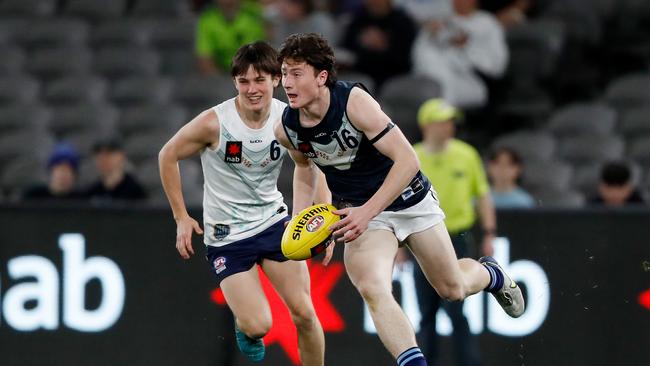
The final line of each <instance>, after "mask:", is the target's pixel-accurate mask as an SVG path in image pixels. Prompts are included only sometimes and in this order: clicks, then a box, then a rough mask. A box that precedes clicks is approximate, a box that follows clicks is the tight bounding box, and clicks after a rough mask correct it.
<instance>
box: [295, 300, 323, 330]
mask: <svg viewBox="0 0 650 366" xmlns="http://www.w3.org/2000/svg"><path fill="white" fill-rule="evenodd" d="M290 312H291V319H292V320H293V324H295V325H296V328H298V329H310V328H312V327H313V326H314V324H315V322H316V321H317V318H316V313H315V312H314V308H313V307H311V306H310V304H305V305H304V306H301V307H297V308H294V309H291V311H290Z"/></svg>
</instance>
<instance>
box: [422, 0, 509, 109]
mask: <svg viewBox="0 0 650 366" xmlns="http://www.w3.org/2000/svg"><path fill="white" fill-rule="evenodd" d="M453 8H454V14H453V15H452V16H451V17H449V18H447V19H444V20H440V19H432V20H431V21H429V22H428V23H426V24H425V25H424V26H422V28H421V30H420V33H419V35H418V37H417V39H416V41H415V44H414V46H413V69H414V71H415V73H417V74H420V75H423V76H426V77H429V78H431V79H433V80H437V81H438V82H440V84H441V85H442V91H443V96H444V98H445V99H446V100H447V101H448V102H449V103H452V104H454V105H455V106H457V107H461V108H478V107H483V106H485V105H486V104H487V102H488V87H487V85H486V81H485V80H484V79H487V80H489V81H492V80H497V79H499V78H501V76H503V74H504V72H505V70H506V66H507V64H508V57H509V53H508V46H507V44H506V41H505V36H504V32H503V28H502V27H501V25H500V24H499V22H498V21H497V20H496V19H495V18H494V16H493V15H492V14H490V13H488V12H485V11H482V10H479V9H478V1H477V0H453Z"/></svg>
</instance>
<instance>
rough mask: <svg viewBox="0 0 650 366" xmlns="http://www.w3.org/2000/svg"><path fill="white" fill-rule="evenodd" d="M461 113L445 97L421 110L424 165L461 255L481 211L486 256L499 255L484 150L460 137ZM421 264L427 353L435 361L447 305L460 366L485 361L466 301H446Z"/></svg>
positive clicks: (419, 286) (420, 295)
mask: <svg viewBox="0 0 650 366" xmlns="http://www.w3.org/2000/svg"><path fill="white" fill-rule="evenodd" d="M458 118H459V111H458V110H457V109H456V108H455V107H453V106H451V105H449V104H448V103H447V102H445V101H444V100H442V99H431V100H428V101H427V102H425V103H424V104H422V106H421V107H420V109H419V111H418V124H419V125H420V128H421V129H422V136H423V140H422V142H420V143H417V144H415V145H414V149H415V152H416V153H417V155H418V158H419V159H420V164H421V165H420V169H421V170H422V172H423V173H424V174H425V175H426V176H427V177H428V178H429V180H431V185H432V186H433V188H434V189H435V190H436V192H437V193H438V199H439V200H440V207H442V209H443V211H444V212H445V216H446V219H445V224H446V226H447V230H448V231H449V235H450V236H451V241H452V243H453V244H454V249H455V250H456V255H457V256H458V258H463V257H468V256H469V254H470V253H469V250H470V247H471V246H472V245H473V239H472V234H471V233H470V230H471V229H472V228H473V226H474V225H475V222H476V211H478V216H479V218H480V221H481V228H482V233H483V241H482V246H481V251H482V253H483V255H486V256H491V255H492V254H493V251H494V249H493V247H492V241H493V240H494V237H495V234H496V214H495V210H494V206H493V204H492V199H491V198H490V188H489V185H488V182H487V179H486V177H485V171H484V170H483V163H482V161H481V158H480V156H479V154H478V152H477V151H476V150H475V149H474V148H473V147H472V146H470V145H469V144H466V143H465V142H462V141H460V140H458V139H456V138H454V136H455V131H456V126H455V123H456V121H457V120H458ZM414 267H415V286H416V291H417V294H418V302H419V305H420V311H421V313H422V319H421V320H420V333H419V336H420V338H421V340H422V343H421V346H422V347H421V348H422V352H423V353H424V355H425V356H426V358H427V360H428V361H429V365H435V362H436V356H437V353H438V352H437V349H438V346H437V338H438V337H437V334H436V313H437V312H438V309H439V308H440V307H441V306H442V307H443V308H444V309H445V311H446V312H447V314H448V315H449V317H450V318H451V322H452V325H453V327H454V333H453V341H454V351H455V356H456V364H458V365H467V366H469V365H480V357H479V351H478V343H477V340H476V338H474V336H473V335H472V334H471V332H470V330H469V324H468V322H467V318H466V317H465V315H464V314H463V303H462V302H448V301H443V300H441V298H440V297H439V296H438V295H437V293H436V292H435V291H431V288H430V287H429V283H428V281H427V279H426V278H425V276H424V274H423V273H422V271H421V270H420V269H419V267H418V266H414Z"/></svg>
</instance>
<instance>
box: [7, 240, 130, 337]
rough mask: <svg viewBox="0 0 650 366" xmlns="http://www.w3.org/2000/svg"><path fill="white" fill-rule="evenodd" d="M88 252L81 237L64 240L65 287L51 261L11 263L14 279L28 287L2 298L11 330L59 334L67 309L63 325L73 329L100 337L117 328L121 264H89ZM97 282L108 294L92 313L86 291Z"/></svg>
mask: <svg viewBox="0 0 650 366" xmlns="http://www.w3.org/2000/svg"><path fill="white" fill-rule="evenodd" d="M85 247H86V240H85V238H84V237H83V235H81V234H62V235H61V236H60V237H59V248H61V250H62V251H63V269H62V272H63V275H62V278H63V280H62V281H61V282H59V272H58V270H57V268H56V266H55V265H54V263H52V261H50V260H49V259H47V258H45V257H41V256H37V255H24V256H20V257H17V258H12V259H10V260H9V261H8V262H7V272H8V274H9V277H10V278H11V279H12V280H14V281H19V280H22V281H20V283H18V284H15V285H13V286H11V287H9V289H8V290H7V292H5V293H4V295H3V297H1V298H0V302H1V303H2V313H3V316H4V320H5V321H6V323H7V325H9V326H10V327H12V328H13V329H15V330H17V331H22V332H31V331H36V330H39V329H46V330H55V329H57V328H59V307H60V305H61V307H62V310H63V316H62V318H63V324H64V325H65V326H67V327H68V328H71V329H74V330H77V331H81V332H100V331H103V330H105V329H107V328H110V327H111V326H113V324H115V322H117V320H118V319H119V318H120V316H121V315H122V310H123V308H124V297H125V296H124V295H125V289H124V276H123V275H122V272H121V271H120V268H119V267H118V266H117V264H115V262H113V261H112V260H110V259H108V258H106V257H99V256H96V257H89V258H85V249H86V248H85ZM26 280H29V281H26ZM91 280H97V281H99V283H100V284H101V289H102V293H101V302H100V303H99V306H97V308H95V309H92V310H89V309H86V306H85V303H86V285H87V284H88V282H90V281H91ZM60 283H62V284H63V295H62V296H60V292H61V289H60V285H59V284H60ZM59 297H61V301H59ZM33 304H35V305H33Z"/></svg>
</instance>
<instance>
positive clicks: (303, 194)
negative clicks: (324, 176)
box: [274, 122, 319, 214]
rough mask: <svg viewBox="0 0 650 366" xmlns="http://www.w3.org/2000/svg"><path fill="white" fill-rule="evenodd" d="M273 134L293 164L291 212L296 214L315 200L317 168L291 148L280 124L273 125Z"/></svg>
mask: <svg viewBox="0 0 650 366" xmlns="http://www.w3.org/2000/svg"><path fill="white" fill-rule="evenodd" d="M274 132H275V138H276V140H278V142H279V143H280V144H281V145H282V146H284V147H285V148H286V149H287V151H288V152H289V156H291V159H292V160H293V162H294V164H295V169H294V172H293V212H294V214H296V213H298V212H300V211H302V210H303V209H304V208H307V207H309V206H311V205H312V204H313V202H314V199H315V198H316V189H317V187H318V174H319V172H318V168H317V167H316V166H314V163H312V162H311V160H309V159H307V158H306V157H305V156H304V155H303V154H302V153H301V152H300V151H298V150H296V149H295V148H294V147H293V145H292V144H291V142H290V141H289V138H288V137H287V134H286V133H285V131H284V129H283V128H282V123H281V122H277V123H276V124H275V127H274Z"/></svg>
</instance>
